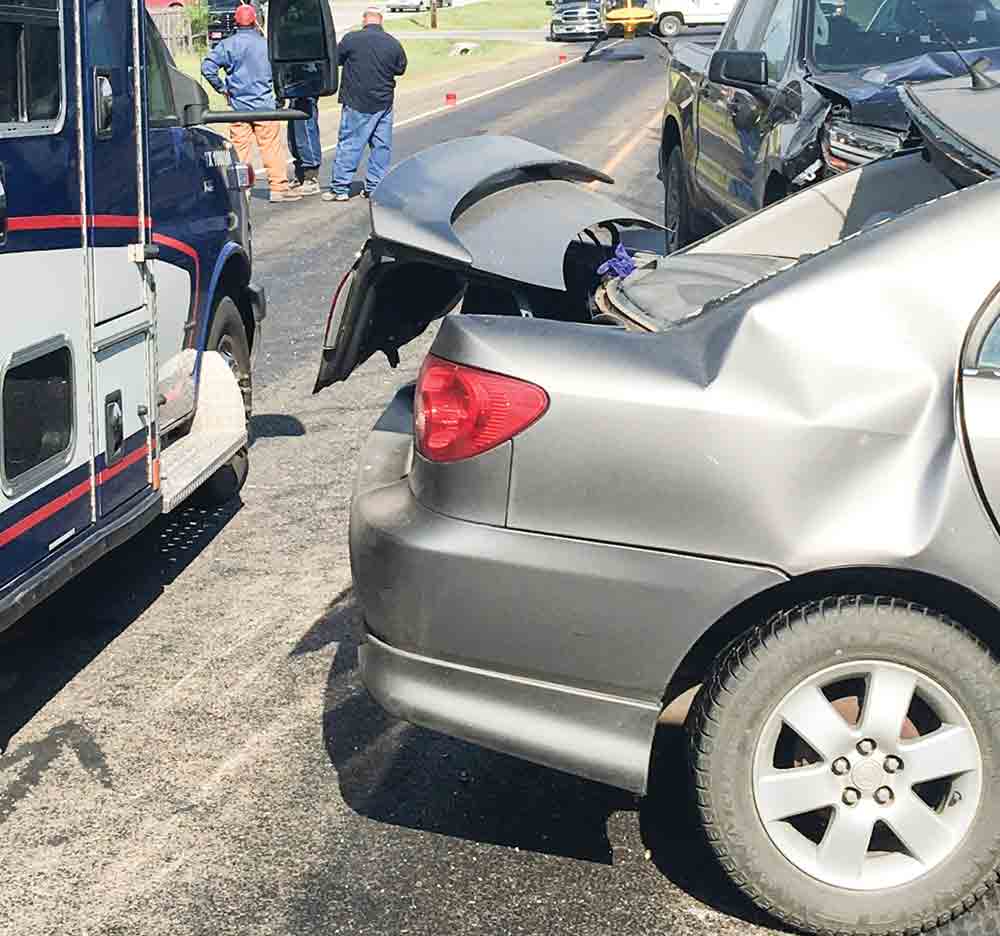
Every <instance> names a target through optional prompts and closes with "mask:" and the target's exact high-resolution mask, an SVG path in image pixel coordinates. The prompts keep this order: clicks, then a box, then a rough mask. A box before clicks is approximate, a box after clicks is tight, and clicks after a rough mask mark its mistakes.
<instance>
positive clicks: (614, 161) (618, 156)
mask: <svg viewBox="0 0 1000 936" xmlns="http://www.w3.org/2000/svg"><path fill="white" fill-rule="evenodd" d="M661 119H662V115H661V114H660V113H656V114H655V115H654V116H653V119H652V120H651V121H649V123H647V124H645V125H644V126H643V127H642V129H641V130H640V131H639V132H638V133H636V134H635V136H633V137H632V139H631V140H629V141H628V143H626V144H625V145H624V146H623V147H622V148H621V149H620V150H618V152H617V153H615V155H614V156H612V157H611V159H609V160H608V162H607V163H606V164H605V165H604V167H603V168H602V170H601V171H602V172H604V174H605V175H611V174H612V173H613V172H614V171H615V169H617V168H618V167H619V166H620V165H621V164H622V163H623V162H625V160H626V159H628V158H629V156H631V155H632V153H634V152H635V151H636V149H637V147H638V146H639V144H641V143H643V142H644V141H645V139H646V134H645V133H644V132H643V131H645V130H652V129H654V128H656V127H658V126H659V125H660V120H661ZM588 184H589V185H590V187H591V188H596V187H597V186H598V185H600V184H601V183H600V182H597V181H594V182H590V183H588Z"/></svg>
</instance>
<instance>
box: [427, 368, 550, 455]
mask: <svg viewBox="0 0 1000 936" xmlns="http://www.w3.org/2000/svg"><path fill="white" fill-rule="evenodd" d="M548 407H549V397H548V394H547V393H546V392H545V391H544V390H543V389H542V388H541V387H538V386H535V384H532V383H528V382H527V381H525V380H517V379H516V378H514V377H506V376H504V375H503V374H494V373H493V372H491V371H484V370H480V369H479V368H477V367H466V366H465V365H463V364H453V363H452V362H451V361H445V360H442V359H441V358H437V357H434V355H428V356H427V360H425V361H424V365H423V367H422V368H421V369H420V377H419V378H418V380H417V391H416V402H415V406H414V414H413V416H414V418H413V422H414V435H415V436H416V442H417V451H418V452H420V454H421V455H423V456H424V458H427V459H429V460H430V461H436V462H452V461H459V460H460V459H463V458H471V457H472V456H473V455H480V454H481V453H483V452H487V451H489V450H490V449H491V448H496V447H497V446H498V445H502V444H503V443H504V442H507V441H508V440H509V439H512V438H513V437H514V436H516V435H517V434H518V433H519V432H523V431H524V430H525V429H527V428H528V426H530V425H531V424H532V423H534V422H535V421H536V420H538V419H539V418H540V417H541V416H542V415H543V414H544V413H545V411H546V410H547V409H548Z"/></svg>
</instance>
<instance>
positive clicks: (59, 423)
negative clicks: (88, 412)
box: [3, 348, 73, 481]
mask: <svg viewBox="0 0 1000 936" xmlns="http://www.w3.org/2000/svg"><path fill="white" fill-rule="evenodd" d="M72 369H73V360H72V357H71V356H70V353H69V348H58V349H56V350H55V351H50V352H48V353H47V354H42V355H40V356H39V357H36V358H32V359H31V360H30V361H25V362H24V363H23V364H18V365H16V366H14V367H11V368H10V369H9V370H8V371H7V373H6V375H5V376H4V381H3V470H4V476H5V477H6V478H7V480H8V481H13V480H15V479H16V478H18V477H20V476H21V475H23V474H24V473H25V472H27V471H30V470H31V469H32V468H35V467H37V466H38V465H41V464H42V463H43V462H46V461H48V460H49V459H50V458H54V457H55V456H57V455H60V454H62V453H63V452H65V451H66V450H67V449H68V448H69V445H70V442H71V440H72V438H73V370H72Z"/></svg>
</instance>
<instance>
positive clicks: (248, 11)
mask: <svg viewBox="0 0 1000 936" xmlns="http://www.w3.org/2000/svg"><path fill="white" fill-rule="evenodd" d="M233 19H234V20H235V21H236V25H237V26H256V25H257V11H256V10H255V9H254V8H253V6H252V5H251V4H249V3H244V4H241V5H240V6H238V7H237V8H236V12H235V13H234V14H233Z"/></svg>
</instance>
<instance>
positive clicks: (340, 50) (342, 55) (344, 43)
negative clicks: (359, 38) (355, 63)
mask: <svg viewBox="0 0 1000 936" xmlns="http://www.w3.org/2000/svg"><path fill="white" fill-rule="evenodd" d="M352 35H353V33H348V34H347V35H346V36H344V38H343V39H341V40H340V42H338V43H337V64H338V65H343V64H344V63H345V62H346V61H347V59H348V57H349V56H350V54H351V44H352V42H353V40H352V39H351V36H352Z"/></svg>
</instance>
